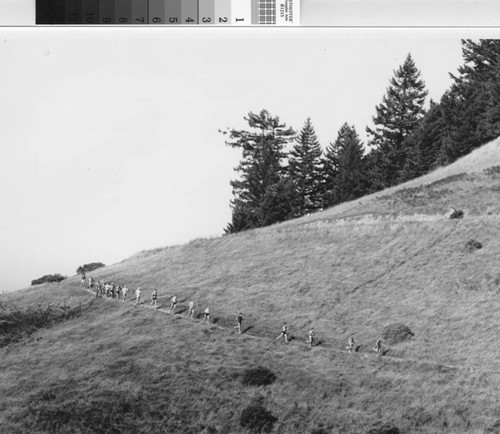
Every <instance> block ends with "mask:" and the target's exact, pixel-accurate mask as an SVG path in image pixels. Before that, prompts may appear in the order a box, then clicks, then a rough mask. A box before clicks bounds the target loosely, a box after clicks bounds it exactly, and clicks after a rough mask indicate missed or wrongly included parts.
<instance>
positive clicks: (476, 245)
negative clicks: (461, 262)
mask: <svg viewBox="0 0 500 434" xmlns="http://www.w3.org/2000/svg"><path fill="white" fill-rule="evenodd" d="M465 248H466V249H467V250H468V251H469V252H473V251H474V250H479V249H482V248H483V245H482V244H481V243H480V242H479V241H476V240H474V239H472V240H469V241H467V242H466V243H465Z"/></svg>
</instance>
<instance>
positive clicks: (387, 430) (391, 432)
mask: <svg viewBox="0 0 500 434" xmlns="http://www.w3.org/2000/svg"><path fill="white" fill-rule="evenodd" d="M366 434H399V428H398V427H397V426H396V425H393V424H392V423H380V422H379V423H376V424H375V425H373V426H372V427H371V428H370V429H369V430H368V431H367V432H366Z"/></svg>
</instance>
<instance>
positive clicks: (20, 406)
mask: <svg viewBox="0 0 500 434" xmlns="http://www.w3.org/2000/svg"><path fill="white" fill-rule="evenodd" d="M485 149H486V151H485V152H486V153H487V154H488V160H489V162H490V163H491V165H492V166H495V165H498V164H499V161H498V159H500V155H499V154H498V152H497V153H495V152H496V151H497V149H498V142H494V143H493V144H490V145H488V146H487V147H486V148H485ZM494 151H495V152H494ZM478 155H479V154H477V153H476V154H475V156H474V158H475V160H474V159H471V160H468V161H469V163H467V161H465V162H464V161H460V162H457V163H456V166H450V168H445V169H440V171H437V172H435V173H434V174H431V175H428V176H426V177H423V178H422V179H420V180H416V181H412V183H408V184H407V185H406V186H402V187H399V188H395V189H392V190H390V191H386V192H382V193H379V194H376V195H373V196H372V197H368V198H363V199H361V200H358V201H354V202H351V203H349V204H343V205H341V206H339V207H335V208H333V209H331V210H326V211H324V212H321V213H317V214H314V215H311V216H308V217H306V218H303V219H299V220H296V221H292V222H287V223H285V224H281V225H275V226H272V227H269V228H264V229H260V230H253V231H248V232H245V233H242V234H236V235H231V236H225V237H222V238H215V239H205V240H203V239H200V240H194V241H192V242H190V243H189V244H186V245H183V246H176V247H170V248H166V249H155V250H154V251H150V252H142V253H141V254H138V255H135V256H134V257H132V258H129V259H127V260H124V261H122V262H121V263H119V264H115V265H112V266H109V267H106V268H103V269H100V270H96V271H95V272H94V273H92V275H93V276H94V277H95V278H97V279H104V280H114V281H116V282H118V283H122V284H125V283H126V284H127V286H128V287H129V288H131V290H132V291H133V290H134V289H135V288H136V287H137V286H142V287H143V289H144V290H145V291H144V293H143V295H144V296H145V298H146V299H147V298H148V297H149V292H150V291H151V290H152V289H153V288H154V287H157V288H158V289H159V295H160V297H159V302H160V304H162V305H163V306H164V307H167V305H168V303H169V299H170V297H171V296H172V295H173V294H177V295H178V298H179V305H178V310H179V311H183V310H184V309H185V308H186V307H187V304H188V302H189V301H190V300H194V301H195V303H196V306H195V309H196V312H197V314H199V313H200V312H201V311H202V310H203V309H204V308H205V307H206V306H207V305H210V310H211V317H212V319H213V320H214V321H215V323H216V324H215V325H210V326H208V325H206V324H205V325H202V324H201V322H198V321H193V320H187V319H185V318H181V317H180V315H175V316H174V315H167V314H165V313H163V312H161V311H160V312H156V311H153V310H152V309H149V310H147V309H141V308H138V307H134V306H133V304H132V303H131V302H128V303H121V302H116V301H109V300H101V301H100V302H99V303H98V304H97V307H95V308H94V309H93V310H91V311H88V312H86V313H84V315H82V316H81V317H79V318H77V319H73V320H71V321H68V322H67V323H65V324H63V325H58V326H57V327H55V328H54V329H52V330H41V331H39V332H37V338H36V339H39V340H34V341H31V342H28V343H27V344H25V345H17V346H9V347H7V348H6V349H3V350H0V357H1V359H2V371H1V372H0V428H1V429H0V431H1V432H36V431H39V432H43V431H47V432H138V433H139V432H168V433H237V432H243V431H242V428H240V425H239V418H240V415H241V412H242V410H243V409H244V408H246V407H248V406H249V405H250V404H251V403H255V402H259V403H260V404H262V406H263V407H264V408H266V409H267V410H269V411H270V412H271V413H272V414H273V415H275V416H276V417H277V418H278V420H277V422H276V424H275V425H274V428H273V431H272V432H273V433H309V432H312V431H313V430H317V431H319V430H321V429H322V430H324V431H325V430H326V431H327V432H332V433H363V432H366V431H368V429H369V428H370V427H372V426H374V424H376V423H382V424H384V423H393V424H394V425H395V426H397V427H399V428H400V429H401V431H402V432H422V433H424V432H425V433H435V432H448V433H480V432H483V431H484V429H485V428H486V427H487V426H488V424H491V423H494V422H495V421H496V420H498V419H499V418H500V413H499V411H498V408H499V398H498V396H497V395H498V394H497V389H498V387H499V386H500V347H499V346H498V345H497V344H496V340H497V330H498V329H499V328H500V318H499V317H498V315H497V312H498V311H499V309H500V270H499V268H498V264H499V263H500V240H499V239H498V233H499V232H500V205H499V202H498V192H499V191H500V177H499V176H498V174H497V172H496V171H495V170H490V171H486V172H485V171H484V170H483V169H484V167H483V166H484V164H483V163H481V164H479V163H477V164H478V167H477V168H476V167H475V166H474V164H475V163H474V164H473V163H471V161H479V160H480V158H479V156H478ZM467 158H469V157H467ZM471 158H472V157H471ZM495 158H496V160H495ZM481 161H483V160H481ZM465 169H467V170H465ZM466 172H467V174H466V175H462V173H466ZM439 174H440V175H439ZM438 175H439V176H440V177H439V176H438ZM451 206H455V207H456V208H459V209H463V210H464V211H465V216H464V219H462V220H449V219H448V215H449V211H450V207H451ZM469 240H480V241H481V244H482V248H481V249H479V250H475V251H474V252H470V251H468V250H467V249H466V248H465V247H464V246H465V244H466V243H467V241H469ZM132 291H131V292H132ZM88 297H90V295H89V294H88V293H85V292H83V291H81V290H79V289H78V278H77V277H74V278H70V279H68V280H67V281H64V282H62V283H60V284H58V285H52V286H44V287H42V288H36V289H32V290H28V291H25V292H19V293H17V294H12V295H7V296H2V298H1V299H0V301H3V302H5V303H7V302H19V300H20V299H22V300H30V302H37V301H39V299H40V298H42V299H45V298H50V299H52V300H59V299H64V300H66V301H67V303H76V302H79V300H82V299H86V298H88ZM147 303H148V302H146V303H145V304H144V306H146V305H147ZM94 306H96V305H94ZM238 312H243V317H244V320H243V330H244V331H245V333H244V334H243V335H241V336H239V335H237V334H236V332H235V331H234V329H233V328H232V327H233V326H234V325H235V316H236V315H237V313H238ZM283 321H287V322H288V324H289V331H290V333H291V335H292V337H293V340H292V342H291V344H289V345H286V344H284V343H282V342H276V341H275V338H276V337H277V336H278V335H279V333H280V329H281V324H282V323H283ZM394 323H403V324H405V325H407V326H408V327H409V328H410V329H411V330H412V332H413V333H415V336H414V337H413V338H412V339H411V340H410V341H406V342H402V343H399V344H395V345H393V346H388V345H387V344H384V351H386V356H384V357H382V359H379V358H377V357H376V356H375V355H374V354H373V352H372V348H373V346H374V344H375V340H376V339H377V337H378V336H380V335H381V333H382V331H383V329H384V327H385V326H387V325H389V324H394ZM311 326H313V327H315V329H316V334H317V340H318V344H319V345H318V346H317V347H315V348H313V349H309V348H307V346H306V344H305V342H304V341H305V340H306V337H307V332H308V331H309V328H310V327H311ZM219 327H222V328H219ZM351 334H354V335H355V339H356V347H357V352H356V353H354V354H351V355H349V354H346V353H345V352H343V351H342V350H344V348H345V346H346V343H347V339H348V337H349V336H350V335H351ZM257 366H263V367H265V368H268V369H269V370H270V371H272V372H274V373H275V374H276V375H277V380H276V381H275V382H274V383H272V384H270V385H268V386H265V387H261V388H258V389H255V388H253V387H244V386H243V385H242V383H241V376H242V375H243V373H244V372H245V370H248V369H251V368H255V367H257ZM54 421H59V422H58V423H59V425H57V424H56V422H54Z"/></svg>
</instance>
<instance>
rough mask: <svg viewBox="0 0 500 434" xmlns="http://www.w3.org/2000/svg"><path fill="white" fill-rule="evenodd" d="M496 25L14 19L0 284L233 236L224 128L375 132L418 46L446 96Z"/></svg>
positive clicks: (4, 124)
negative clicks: (393, 84)
mask: <svg viewBox="0 0 500 434" xmlns="http://www.w3.org/2000/svg"><path fill="white" fill-rule="evenodd" d="M481 32H482V33H480V32H479V31H472V30H468V31H457V30H450V29H449V30H442V29H441V30H418V31H417V30H395V29H392V30H389V29H385V30H380V29H378V30H377V29H372V30H359V29H351V30H346V29H344V30H334V29H312V28H301V29H297V28H296V29H262V28H253V29H252V28H244V29H228V28H224V29H221V28H219V29H202V28H196V29H181V28H173V29H171V28H149V29H144V28H135V29H130V28H129V29H123V28H117V29H111V28H106V29H97V28H91V29H88V28H87V29H76V28H71V29H61V28H59V29H49V28H36V29H35V28H24V29H23V28H0V61H1V63H0V65H1V67H0V96H1V99H0V200H1V203H2V205H3V206H2V213H1V216H0V263H1V264H2V267H1V269H2V272H1V273H0V291H1V290H12V289H17V288H20V287H25V286H28V285H29V284H30V281H31V280H32V279H35V278H38V277H40V276H42V275H44V274H53V273H62V274H65V275H73V274H75V270H76V268H77V267H78V266H80V265H83V264H84V263H89V262H95V261H101V262H104V263H106V264H110V263H113V262H117V261H120V260H122V259H124V258H126V257H128V256H130V255H131V254H134V253H136V252H138V251H141V250H144V249H149V248H154V247H160V246H165V245H172V244H179V243H184V242H187V241H189V240H192V239H194V238H196V237H206V236H214V235H220V234H221V233H222V230H223V227H225V225H226V223H227V222H228V221H229V219H230V209H229V200H230V198H231V188H230V185H229V181H230V180H231V179H233V178H234V177H235V173H234V172H233V168H234V167H235V166H236V164H237V162H238V160H239V156H240V155H239V153H238V152H237V151H235V150H232V149H230V148H228V147H226V146H225V145H224V137H223V136H222V135H221V134H220V133H218V130H219V129H225V128H226V127H237V128H241V127H245V124H244V121H243V116H245V115H246V114H247V113H248V112H249V111H254V112H258V111H260V110H261V109H262V108H266V109H267V110H269V111H270V112H271V113H272V114H273V115H278V116H280V118H281V120H282V121H284V122H286V123H287V125H291V126H293V127H294V128H296V129H300V128H301V127H302V125H303V122H304V120H305V119H306V118H307V117H308V116H310V117H311V118H312V122H313V125H314V127H315V129H316V132H317V134H318V136H319V139H320V141H321V143H322V145H323V146H324V147H326V146H327V145H328V143H329V142H330V141H333V140H334V139H335V136H336V133H337V131H338V129H339V128H340V126H341V125H342V124H343V123H344V122H345V121H347V122H349V123H350V124H354V125H355V126H356V128H357V130H358V133H360V135H361V136H362V137H363V138H364V137H365V126H366V125H367V124H370V122H371V117H372V115H373V114H374V107H375V105H377V104H379V103H380V102H381V100H382V96H383V95H384V93H385V89H386V87H387V85H388V81H389V79H390V78H391V76H392V74H393V70H394V69H396V68H397V67H398V66H399V65H400V64H401V63H402V62H403V61H404V59H405V57H406V55H407V54H408V53H409V52H411V53H412V56H413V58H414V59H415V62H416V64H417V67H418V68H419V69H420V70H421V71H422V76H423V79H424V80H425V82H426V85H427V88H428V90H429V95H430V97H432V98H434V99H436V100H439V98H440V96H441V95H442V93H443V92H444V91H445V90H446V89H447V88H448V87H449V85H450V79H449V76H448V73H449V72H455V71H456V68H457V66H459V65H460V64H461V63H462V58H461V45H460V38H461V37H474V36H476V35H479V34H484V33H485V32H486V31H481ZM488 36H491V32H489V33H488Z"/></svg>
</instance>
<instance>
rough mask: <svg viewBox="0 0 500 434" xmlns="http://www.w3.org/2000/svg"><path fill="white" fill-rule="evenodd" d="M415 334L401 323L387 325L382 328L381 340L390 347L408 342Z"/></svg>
mask: <svg viewBox="0 0 500 434" xmlns="http://www.w3.org/2000/svg"><path fill="white" fill-rule="evenodd" d="M413 336H415V333H413V332H412V331H411V330H410V328H409V327H408V326H407V325H405V324H402V323H394V324H389V325H386V326H385V327H384V330H383V332H382V338H383V339H384V341H386V342H387V343H388V344H390V345H394V344H397V343H399V342H404V341H408V340H410V339H411V338H412V337H413Z"/></svg>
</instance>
